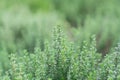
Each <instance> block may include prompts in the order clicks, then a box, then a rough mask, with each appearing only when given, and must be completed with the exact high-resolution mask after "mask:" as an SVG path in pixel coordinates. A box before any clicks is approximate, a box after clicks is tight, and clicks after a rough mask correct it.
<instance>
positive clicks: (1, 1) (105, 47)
mask: <svg viewBox="0 0 120 80" xmlns="http://www.w3.org/2000/svg"><path fill="white" fill-rule="evenodd" d="M119 3H120V0H0V67H2V68H4V69H6V68H7V61H8V54H10V53H13V52H18V53H19V52H20V51H21V50H24V49H27V50H28V51H29V52H32V51H33V50H34V47H35V46H40V47H41V49H42V50H44V41H46V40H49V41H50V40H51V33H52V30H53V27H55V26H56V25H61V26H63V28H64V32H65V33H66V35H67V37H68V39H69V40H71V41H74V42H75V43H76V44H81V42H82V41H83V40H87V39H89V37H90V36H91V35H93V34H95V35H96V40H97V49H98V52H100V53H102V54H103V55H105V54H106V53H108V52H109V51H110V48H111V47H113V46H115V45H116V44H117V43H119V41H120V9H119V8H120V6H119Z"/></svg>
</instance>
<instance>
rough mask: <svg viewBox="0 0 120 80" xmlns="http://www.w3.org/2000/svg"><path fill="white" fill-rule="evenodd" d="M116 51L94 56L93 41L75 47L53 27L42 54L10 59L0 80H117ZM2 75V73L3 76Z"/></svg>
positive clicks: (18, 55) (117, 50)
mask: <svg viewBox="0 0 120 80" xmlns="http://www.w3.org/2000/svg"><path fill="white" fill-rule="evenodd" d="M119 48H120V45H118V47H116V48H115V49H113V50H112V51H111V53H109V54H108V55H106V56H105V57H104V58H102V57H101V54H99V53H97V49H96V39H95V36H92V37H91V38H90V40H89V42H86V41H84V42H83V43H82V45H81V46H80V45H79V44H78V45H76V44H74V43H71V42H69V41H68V40H66V38H65V36H64V34H63V32H62V30H61V27H60V26H57V27H55V29H54V31H53V41H52V43H51V42H48V41H46V42H45V50H44V51H41V49H40V48H39V47H36V48H34V52H33V53H30V52H27V51H26V50H24V51H23V52H21V53H19V54H18V53H12V54H11V55H10V58H9V59H10V60H9V62H10V64H9V70H4V71H2V72H1V76H0V79H2V80H33V79H34V80H119V79H120V72H119V66H120V64H119ZM4 72H5V73H4Z"/></svg>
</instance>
